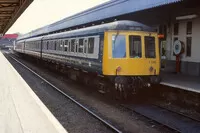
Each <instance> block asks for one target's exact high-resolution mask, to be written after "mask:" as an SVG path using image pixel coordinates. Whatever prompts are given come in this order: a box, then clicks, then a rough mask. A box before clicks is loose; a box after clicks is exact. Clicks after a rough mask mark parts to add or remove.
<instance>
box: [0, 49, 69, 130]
mask: <svg viewBox="0 0 200 133" xmlns="http://www.w3.org/2000/svg"><path fill="white" fill-rule="evenodd" d="M0 133H67V131H66V130H65V129H64V128H63V126H62V125H61V124H60V123H59V122H58V120H57V119H56V118H55V117H54V116H53V115H52V114H51V112H50V111H49V110H48V109H47V108H46V106H45V105H44V104H43V103H42V102H41V100H40V99H39V98H38V97H37V96H36V95H35V93H34V92H33V91H32V90H31V88H30V87H29V86H28V85H27V83H26V82H25V81H24V80H23V79H22V77H21V76H20V75H19V74H18V73H17V71H16V70H15V69H14V68H13V67H12V65H11V64H10V63H9V62H8V61H7V59H6V58H5V57H4V55H3V54H2V53H1V52H0Z"/></svg>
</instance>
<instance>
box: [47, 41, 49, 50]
mask: <svg viewBox="0 0 200 133" xmlns="http://www.w3.org/2000/svg"><path fill="white" fill-rule="evenodd" d="M48 49H49V41H47V50H48Z"/></svg>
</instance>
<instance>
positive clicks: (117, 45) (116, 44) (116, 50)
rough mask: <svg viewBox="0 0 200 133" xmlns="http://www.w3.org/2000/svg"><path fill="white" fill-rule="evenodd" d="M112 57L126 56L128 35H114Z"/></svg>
mask: <svg viewBox="0 0 200 133" xmlns="http://www.w3.org/2000/svg"><path fill="white" fill-rule="evenodd" d="M112 57H113V58H125V57H126V37H125V36H124V35H113V36H112Z"/></svg>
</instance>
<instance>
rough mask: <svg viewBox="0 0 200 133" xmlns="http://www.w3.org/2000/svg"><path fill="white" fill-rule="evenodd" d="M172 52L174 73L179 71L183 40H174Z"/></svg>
mask: <svg viewBox="0 0 200 133" xmlns="http://www.w3.org/2000/svg"><path fill="white" fill-rule="evenodd" d="M173 52H174V54H175V55H176V73H180V70H181V54H183V53H184V44H183V42H181V41H179V40H176V41H175V42H174V45H173Z"/></svg>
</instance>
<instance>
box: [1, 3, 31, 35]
mask: <svg viewBox="0 0 200 133" xmlns="http://www.w3.org/2000/svg"><path fill="white" fill-rule="evenodd" d="M3 1H4V2H5V3H6V2H7V3H6V4H5V3H3ZM3 1H0V24H1V25H2V26H1V29H0V33H3V34H5V33H6V32H7V30H8V29H9V28H10V27H11V26H12V25H13V24H14V22H15V21H16V20H17V19H18V18H19V17H20V16H21V14H22V13H23V12H24V11H25V9H26V8H27V7H28V6H29V5H30V4H31V3H32V2H33V0H3ZM1 12H2V13H1ZM11 12H12V14H11V15H9V14H10V13H11ZM2 17H4V18H3V19H1V18H2ZM5 17H9V19H8V20H7V19H6V18H5ZM5 19H6V20H7V21H4V20H5Z"/></svg>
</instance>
